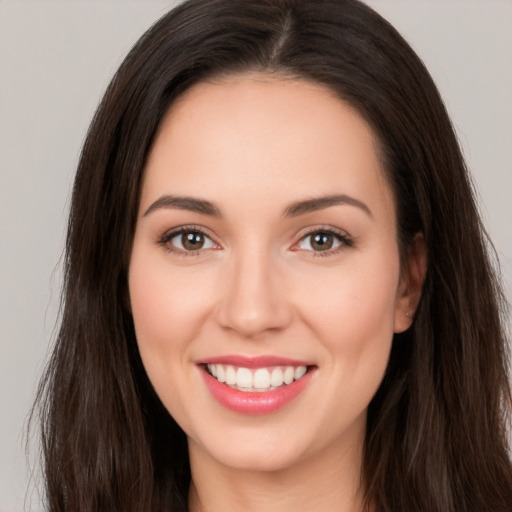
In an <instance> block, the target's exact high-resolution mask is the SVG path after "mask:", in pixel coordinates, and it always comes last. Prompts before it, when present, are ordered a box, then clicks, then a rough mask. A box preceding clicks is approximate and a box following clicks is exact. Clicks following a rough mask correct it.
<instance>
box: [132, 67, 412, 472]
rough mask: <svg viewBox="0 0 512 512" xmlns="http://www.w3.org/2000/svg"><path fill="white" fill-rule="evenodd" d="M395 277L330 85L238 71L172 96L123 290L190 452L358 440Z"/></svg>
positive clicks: (257, 452)
mask: <svg viewBox="0 0 512 512" xmlns="http://www.w3.org/2000/svg"><path fill="white" fill-rule="evenodd" d="M406 282H407V279H404V278H401V272H400V265H399V253H398V247H397V235H396V222H395V207H394V201H393V198H392V194H391V191H390V189H389V186H388V184H387V182H386V179H385V176H384V172H383V169H382V167H381V163H380V161H379V158H378V156H377V152H376V140H375V137H374V135H373V133H372V131H371V129H370V128H369V126H368V124H367V123H366V122H365V121H364V120H363V119H362V118H361V117H360V116H359V115H358V114H357V113H356V112H355V111H354V110H353V109H352V108H351V107H350V106H349V105H347V104H345V103H344V102H342V101H340V100H339V99H337V98H336V97H335V96H334V95H333V94H332V93H331V92H330V91H329V90H328V89H327V88H325V87H323V86H321V85H317V84H312V83H309V82H305V81H301V80H289V79H288V80H285V79H275V78H270V77H266V76H261V75H246V76H234V77H230V78H225V79H222V80H219V81H218V82H215V83H201V84H199V85H196V86H195V87H193V88H192V89H190V90H189V91H188V92H187V93H186V94H185V95H184V96H183V97H181V98H180V99H179V101H177V102H176V103H175V104H174V105H173V106H172V108H171V109H170V111H169V112H168V113H167V115H166V117H165V118H164V120H163V122H162V124H161V126H160V129H159V132H158V134H157V137H156V140H155V143H154V146H153V148H152V151H151V153H150V158H149V161H148V163H147V168H146V171H145V178H144V182H143V188H142V196H141V201H140V211H139V214H138V222H137V227H136V232H135V238H134V244H133V252H132V256H131V263H130V268H129V291H130V300H131V309H132V313H133V318H134V322H135V330H136V335H137V340H138V346H139V349H140V354H141V357H142V361H143V363H144V366H145V368H146V371H147V374H148V376H149V378H150V380H151V382H152V384H153V386H154V388H155V390H156V392H157V393H158V396H159V397H160V399H161V401H162V402H163V404H164V405H165V407H166V408H167V409H168V411H169V412H170V414H171V415H172V416H173V417H174V419H175V420H176V421H177V422H178V424H179V425H180V426H181V427H182V429H183V430H184V431H185V433H186V434H187V436H188V439H189V447H190V454H191V457H192V459H193V460H195V459H198V458H201V457H203V458H207V459H209V460H210V461H215V462H220V463H222V464H224V465H227V466H230V467H233V468H239V469H252V470H274V469H283V468H287V467H291V466H293V465H294V464H296V463H298V462H300V461H306V460H308V459H310V458H311V457H318V456H322V455H325V454H327V453H331V454H332V453H337V454H340V453H341V452H343V451H347V450H353V448H354V447H359V448H360V446H361V445H362V439H363V438H364V431H365V420H366V410H367V406H368V403H369V402H370V400H371V398H372V397H373V395H374V394H375V392H376V390H377V388H378V386H379V384H380V382H381V379H382V377H383V374H384V371H385V368H386V364H387V361H388V356H389V352H390V347H391V342H392V338H393V332H397V331H402V330H404V329H406V328H407V327H408V326H409V323H410V320H409V318H408V317H407V316H406V314H407V313H410V312H411V311H410V309H409V308H410V305H411V300H410V297H409V289H408V287H407V284H406ZM304 372H305V374H304ZM212 374H213V375H212ZM214 375H216V376H214ZM226 381H227V382H226ZM359 448H358V449H359Z"/></svg>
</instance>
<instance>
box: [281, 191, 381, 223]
mask: <svg viewBox="0 0 512 512" xmlns="http://www.w3.org/2000/svg"><path fill="white" fill-rule="evenodd" d="M344 204H346V205H349V206H355V207H356V208H360V209H361V210H363V211H364V212H365V213H366V214H367V215H368V216H369V217H371V218H373V214H372V211H371V210H370V208H368V206H366V204H364V203H363V202H362V201H359V199H356V198H354V197H350V196H347V195H345V194H337V195H332V196H322V197H316V198H312V199H306V200H305V201H298V202H296V203H292V204H291V205H290V206H288V207H287V208H286V210H285V211H284V217H297V216H299V215H304V214H306V213H311V212H316V211H318V210H323V209H324V208H329V207H330V206H338V205H344Z"/></svg>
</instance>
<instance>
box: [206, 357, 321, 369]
mask: <svg viewBox="0 0 512 512" xmlns="http://www.w3.org/2000/svg"><path fill="white" fill-rule="evenodd" d="M197 364H226V365H231V366H238V367H242V368H264V367H269V366H312V363H311V362H309V361H301V360H297V359H290V358H287V357H279V356H272V355H265V356H245V355H238V354H229V355H224V356H215V357H208V358H205V359H201V360H199V361H197Z"/></svg>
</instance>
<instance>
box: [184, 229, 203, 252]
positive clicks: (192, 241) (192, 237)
mask: <svg viewBox="0 0 512 512" xmlns="http://www.w3.org/2000/svg"><path fill="white" fill-rule="evenodd" d="M181 245H182V246H183V248H184V249H186V250H187V251H197V250H198V249H202V248H203V245H204V235H203V234H202V233H198V232H196V231H185V232H183V233H182V234H181Z"/></svg>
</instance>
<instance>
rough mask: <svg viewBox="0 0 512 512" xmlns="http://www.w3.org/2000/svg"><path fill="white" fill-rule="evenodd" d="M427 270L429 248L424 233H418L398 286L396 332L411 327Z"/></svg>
mask: <svg viewBox="0 0 512 512" xmlns="http://www.w3.org/2000/svg"><path fill="white" fill-rule="evenodd" d="M426 272H427V249H426V246H425V238H424V236H423V233H417V234H416V235H415V236H414V239H413V241H412V243H411V246H410V248H409V251H408V255H407V264H406V268H404V269H403V271H402V278H401V280H400V285H399V287H398V292H397V296H396V304H395V324H394V332H395V333H400V332H403V331H406V330H407V329H409V327H410V326H411V325H412V322H413V320H414V314H415V312H416V309H417V307H418V304H419V302H420V299H421V292H422V289H423V281H424V280H425V275H426Z"/></svg>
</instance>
